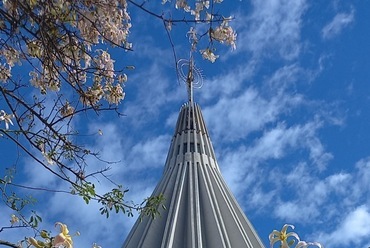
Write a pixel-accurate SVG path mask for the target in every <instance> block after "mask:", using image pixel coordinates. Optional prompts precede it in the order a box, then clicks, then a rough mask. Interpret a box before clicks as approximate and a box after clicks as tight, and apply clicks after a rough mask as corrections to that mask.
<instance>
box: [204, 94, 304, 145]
mask: <svg viewBox="0 0 370 248" xmlns="http://www.w3.org/2000/svg"><path fill="white" fill-rule="evenodd" d="M301 100H302V99H301V98H300V96H299V95H297V96H288V95H283V94H278V95H276V96H274V97H272V98H271V99H265V98H263V97H262V96H261V95H260V94H259V92H258V91H257V90H256V89H254V88H248V89H247V90H246V91H245V92H244V93H242V94H241V95H240V96H238V97H235V98H231V99H226V98H221V99H220V100H219V101H218V102H217V103H216V104H215V105H213V106H210V107H207V108H204V109H203V113H204V116H205V119H206V122H207V125H208V126H209V129H210V130H211V134H212V138H213V139H215V140H223V141H225V140H229V141H233V140H238V139H243V138H245V137H247V136H248V134H249V133H250V132H253V131H256V130H261V128H262V127H263V126H264V125H266V123H270V122H273V121H275V120H276V118H277V116H278V115H280V114H281V112H284V110H285V109H288V106H289V107H294V106H297V105H298V104H299V103H300V102H301Z"/></svg>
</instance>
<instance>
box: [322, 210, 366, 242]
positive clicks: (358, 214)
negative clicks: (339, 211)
mask: <svg viewBox="0 0 370 248" xmlns="http://www.w3.org/2000/svg"><path fill="white" fill-rule="evenodd" d="M369 236H370V211H369V207H368V206H366V205H361V206H358V207H356V208H355V209H354V210H352V211H350V212H349V213H348V214H343V219H342V221H341V222H340V223H339V225H338V227H337V229H336V230H335V231H333V232H331V233H329V234H323V233H321V234H319V235H318V239H319V240H321V242H322V243H323V244H324V245H325V246H326V247H333V248H334V247H338V248H339V247H343V246H344V245H346V246H350V245H351V246H353V247H364V246H363V245H365V244H366V242H368V239H369Z"/></svg>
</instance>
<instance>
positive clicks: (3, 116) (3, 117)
mask: <svg viewBox="0 0 370 248" xmlns="http://www.w3.org/2000/svg"><path fill="white" fill-rule="evenodd" d="M12 118H14V115H13V114H7V113H6V112H5V111H4V110H0V121H4V122H5V129H6V130H8V129H9V124H10V125H14V124H13V122H12Z"/></svg>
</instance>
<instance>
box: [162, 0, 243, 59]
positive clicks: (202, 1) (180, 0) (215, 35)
mask: <svg viewBox="0 0 370 248" xmlns="http://www.w3.org/2000/svg"><path fill="white" fill-rule="evenodd" d="M167 2H170V1H169V0H162V4H165V3H167ZM189 2H190V1H188V0H176V2H175V8H176V9H181V10H183V11H185V12H189V13H190V15H192V16H194V20H195V23H206V24H208V25H209V27H208V32H207V33H208V37H209V44H208V46H207V47H206V48H205V49H200V50H199V52H200V53H201V55H202V57H203V58H204V59H206V60H209V61H211V62H212V63H213V62H215V61H216V59H217V58H218V57H219V56H218V55H215V54H214V51H215V49H214V48H213V46H214V41H217V42H219V43H221V44H225V45H228V46H230V47H231V48H232V49H233V50H234V49H236V37H237V34H236V32H235V31H234V29H233V28H232V27H231V26H230V25H229V22H230V21H231V20H232V18H231V17H229V18H225V17H223V16H220V15H218V14H214V12H213V11H214V10H213V5H214V4H217V3H221V2H222V0H195V1H194V2H195V4H194V7H192V6H191V5H190V4H189ZM211 6H212V7H211ZM210 9H211V10H210ZM209 10H210V12H208V11H209ZM215 24H217V25H218V26H216V27H214V25H215ZM166 27H167V29H168V30H171V27H172V22H171V20H167V22H166ZM200 30H201V32H202V33H200V34H198V32H199V31H198V30H197V29H195V27H190V30H189V32H188V33H187V35H188V37H189V40H190V43H191V45H192V51H194V50H195V48H196V46H197V45H198V43H199V41H200V38H201V37H203V36H204V33H203V31H204V28H203V27H202V28H200Z"/></svg>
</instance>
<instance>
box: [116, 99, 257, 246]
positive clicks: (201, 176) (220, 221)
mask: <svg viewBox="0 0 370 248" xmlns="http://www.w3.org/2000/svg"><path fill="white" fill-rule="evenodd" d="M158 194H163V195H164V197H165V199H166V201H165V206H166V210H162V209H159V211H160V213H161V215H160V216H158V217H157V218H155V219H152V218H150V217H146V216H142V218H141V220H138V221H137V222H136V223H135V225H134V226H133V228H132V230H131V232H130V234H129V235H128V237H127V239H126V241H125V243H124V244H123V246H122V247H123V248H170V247H171V248H262V247H264V246H263V244H262V242H261V240H260V239H259V237H258V235H257V233H256V232H255V230H254V228H253V226H252V224H251V223H250V222H249V220H248V219H247V217H246V216H245V215H244V213H243V211H242V210H241V208H240V206H239V205H238V203H237V201H236V200H235V198H234V196H233V195H232V193H231V191H230V190H229V188H228V187H227V185H226V183H225V181H224V180H223V178H222V175H221V173H220V169H219V166H218V164H217V161H216V158H215V154H214V150H213V146H212V143H211V140H210V138H209V134H208V131H207V127H206V125H205V122H204V120H203V116H202V112H201V110H200V108H199V106H198V105H197V104H195V103H193V102H189V103H186V104H184V105H183V106H182V108H181V110H180V113H179V117H178V120H177V123H176V129H175V134H174V136H173V138H172V141H171V145H170V149H169V152H168V156H167V159H166V164H165V168H164V173H163V176H162V179H161V180H160V181H159V183H158V185H157V187H156V188H155V190H154V192H153V195H158Z"/></svg>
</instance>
